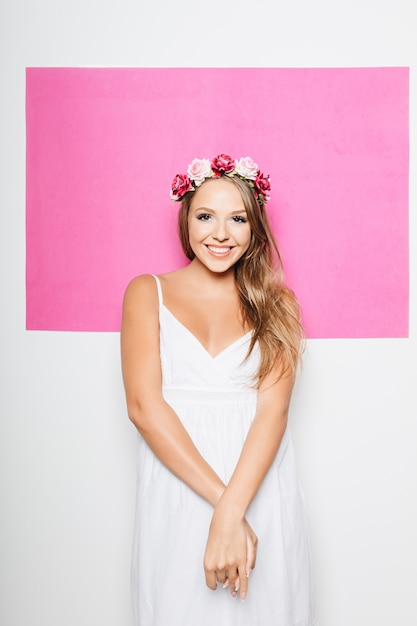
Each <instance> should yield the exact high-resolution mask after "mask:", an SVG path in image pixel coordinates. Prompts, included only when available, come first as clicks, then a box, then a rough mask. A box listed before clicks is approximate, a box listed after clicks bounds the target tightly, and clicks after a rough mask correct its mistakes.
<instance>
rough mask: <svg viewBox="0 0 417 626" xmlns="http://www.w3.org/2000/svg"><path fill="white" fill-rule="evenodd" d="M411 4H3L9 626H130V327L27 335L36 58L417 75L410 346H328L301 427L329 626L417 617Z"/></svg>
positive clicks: (302, 464)
mask: <svg viewBox="0 0 417 626" xmlns="http://www.w3.org/2000/svg"><path fill="white" fill-rule="evenodd" d="M413 4H414V3H413V0H408V1H405V0H395V1H394V0H392V1H390V2H388V0H379V1H377V0H361V1H359V0H350V1H349V2H347V1H346V2H344V3H343V4H342V3H338V2H334V1H330V0H328V1H327V2H326V1H325V0H316V1H315V2H311V0H300V1H299V2H290V1H289V0H288V1H287V2H286V3H282V2H279V1H274V0H257V2H248V1H247V0H239V2H237V3H235V4H232V3H226V2H223V1H222V2H218V1H217V0H216V1H215V2H211V3H210V4H209V5H208V6H207V7H206V6H205V5H203V4H202V3H195V2H190V1H186V0H176V1H173V2H170V1H169V0H165V2H156V1H155V2H150V1H147V2H144V1H143V2H138V1H134V0H66V1H64V0H61V1H60V2H59V1H58V2H57V1H53V0H37V2H34V1H33V0H5V1H4V2H2V4H1V8H0V72H1V73H0V90H1V97H0V107H1V119H0V159H1V161H0V180H1V184H0V220H1V222H0V254H1V262H0V275H1V308H0V315H1V325H0V333H1V346H0V350H1V352H0V359H1V377H0V381H1V383H0V384H1V397H0V402H1V405H0V411H1V421H0V428H1V431H0V445H1V451H0V464H1V518H0V531H1V539H0V541H1V552H0V571H1V595H2V600H1V608H0V623H1V624H2V626H57V625H59V626H96V625H98V624H99V625H100V626H130V625H131V609H130V591H129V566H130V563H129V560H130V542H131V534H132V522H133V500H134V490H135V482H134V481H135V477H134V472H135V434H134V430H133V427H132V426H131V425H130V423H129V422H128V421H127V418H126V416H125V408H124V398H123V390H122V383H121V377H120V367H119V354H118V341H119V337H118V335H117V334H104V333H103V334H101V333H96V334H90V333H85V334H81V333H80V334H77V333H60V332H55V333H52V332H51V333H44V332H26V331H25V284H24V278H25V219H24V211H25V121H24V113H25V111H24V102H25V100H24V99H25V67H26V66H105V67H106V66H116V67H117V66H271V67H274V66H277V67H279V66H283V67H285V66H293V67H296V66H304V67H323V66H333V67H337V66H384V65H405V66H410V67H411V171H410V174H411V175H410V179H411V196H410V219H411V231H410V233H411V234H410V243H411V246H410V247H411V307H410V308H411V325H410V339H403V340H355V341H351V340H338V341H335V340H320V341H319V340H315V341H310V342H309V343H308V352H307V356H306V361H305V366H304V370H303V372H302V374H301V376H300V378H299V381H298V384H297V388H296V392H295V396H294V403H293V411H292V421H293V432H294V437H295V445H296V450H297V454H298V463H299V472H300V479H301V482H302V484H303V486H304V491H305V495H306V500H307V506H308V511H309V516H310V522H311V533H312V542H313V553H314V560H315V570H316V577H317V594H318V601H319V607H320V611H321V626H352V625H354V626H373V625H376V626H393V625H394V624H395V625H397V624H399V625H401V626H415V625H416V624H417V604H416V601H415V591H416V587H417V585H416V583H417V567H416V563H417V539H416V532H415V528H416V527H417V505H416V493H417V485H416V483H417V454H416V449H417V445H416V444H417V408H416V387H417V380H416V378H417V374H416V372H417V357H416V354H417V345H416V332H415V329H416V311H417V307H416V289H415V279H416V248H417V246H416V242H417V230H416V229H417V225H416V218H415V207H416V194H417V191H416V185H415V179H416V176H415V174H416V152H415V146H416V145H417V142H416V127H415V121H414V120H415V119H416V118H415V116H416V108H417V104H416V82H415V70H416V66H417V45H416V44H415V19H414V18H413V15H412V11H413ZM346 297H349V294H346ZM254 626H257V625H254ZM259 626H268V625H259Z"/></svg>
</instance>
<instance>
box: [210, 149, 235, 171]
mask: <svg viewBox="0 0 417 626" xmlns="http://www.w3.org/2000/svg"><path fill="white" fill-rule="evenodd" d="M211 169H212V170H213V172H214V174H215V175H217V176H221V175H222V174H230V172H233V170H234V169H235V160H234V159H232V157H231V156H229V155H228V154H219V155H217V156H216V157H215V158H214V159H213V160H212V162H211Z"/></svg>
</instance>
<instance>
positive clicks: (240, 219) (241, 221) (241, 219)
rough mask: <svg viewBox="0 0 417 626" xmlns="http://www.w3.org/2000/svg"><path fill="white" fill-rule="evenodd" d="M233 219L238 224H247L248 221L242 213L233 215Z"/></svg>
mask: <svg viewBox="0 0 417 626" xmlns="http://www.w3.org/2000/svg"><path fill="white" fill-rule="evenodd" d="M233 220H234V221H235V222H237V223H238V224H246V222H247V221H248V220H247V219H246V217H243V216H242V215H235V216H234V217H233Z"/></svg>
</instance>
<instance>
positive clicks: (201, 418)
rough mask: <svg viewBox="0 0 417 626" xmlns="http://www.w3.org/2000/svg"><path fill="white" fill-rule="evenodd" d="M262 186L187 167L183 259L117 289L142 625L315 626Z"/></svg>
mask: <svg viewBox="0 0 417 626" xmlns="http://www.w3.org/2000/svg"><path fill="white" fill-rule="evenodd" d="M269 191H270V184H269V177H268V176H265V175H264V174H262V173H261V172H260V170H259V168H258V166H257V164H256V163H254V162H253V161H252V159H250V158H249V157H245V158H243V159H239V160H234V159H232V158H231V157H230V156H228V155H225V154H221V155H218V156H217V157H216V158H215V159H213V160H211V161H210V160H208V159H194V161H193V162H192V163H191V164H190V166H189V168H188V171H187V174H186V175H177V176H176V177H175V179H174V181H173V186H172V190H171V197H172V198H173V199H174V200H176V201H181V207H180V211H179V217H178V227H179V235H180V240H181V244H182V246H183V249H184V252H185V254H186V256H187V257H188V259H189V260H190V263H189V264H188V265H187V266H186V267H185V268H182V269H180V270H176V271H173V272H170V273H168V274H163V275H161V276H150V275H143V276H138V277H137V278H135V279H134V280H133V281H131V283H130V284H129V285H128V287H127V289H126V293H125V298H124V306H123V322H122V333H121V348H122V366H123V377H124V383H125V390H126V400H127V409H128V414H129V417H130V419H131V420H132V422H133V424H134V425H135V426H136V428H137V430H138V433H139V444H138V445H139V451H138V496H137V512H136V523H135V538H134V548H133V562H132V563H133V567H132V594H133V604H134V612H135V620H136V621H135V624H136V626H166V624H170V625H171V626H187V625H188V624H194V623H199V624H202V625H203V626H206V625H207V626H208V625H210V626H212V625H213V624H217V625H218V626H229V625H230V624H231V623H236V624H237V623H238V624H239V625H240V626H253V625H254V624H273V623H277V624H278V623H279V624H280V626H290V625H291V626H292V625H293V624H297V625H298V626H312V625H313V624H316V622H315V617H314V610H313V603H312V590H311V586H310V566H309V547H308V535H307V529H306V526H305V514H304V510H303V505H302V498H301V496H300V492H299V487H298V483H297V478H296V472H295V463H294V457H293V450H292V444H291V437H290V432H289V429H288V427H287V418H288V410H289V403H290V398H291V392H292V388H293V384H294V377H295V373H296V369H297V364H298V362H299V358H300V354H301V351H302V340H303V332H302V328H301V325H300V322H299V312H298V304H297V300H296V298H295V296H294V294H293V293H292V291H291V290H290V289H288V288H287V287H286V286H285V285H284V283H283V279H282V268H281V260H280V256H279V252H278V249H277V246H276V243H275V241H274V239H273V236H272V233H271V229H270V227H269V222H268V218H267V214H266V211H265V204H266V202H267V201H268V199H269ZM255 565H256V569H255V571H254V572H253V573H251V572H252V570H253V569H254V568H255ZM203 566H204V570H203ZM249 575H250V577H249ZM204 579H205V581H204ZM204 582H205V584H204ZM218 586H220V589H218V591H217V593H216V594H212V591H211V590H216V589H217V588H218ZM249 588H250V591H249ZM230 596H232V598H233V597H236V596H240V598H241V600H245V602H244V603H242V602H233V601H232V599H231V598H230Z"/></svg>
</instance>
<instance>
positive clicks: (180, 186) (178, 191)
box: [171, 174, 194, 200]
mask: <svg viewBox="0 0 417 626" xmlns="http://www.w3.org/2000/svg"><path fill="white" fill-rule="evenodd" d="M192 189H194V188H193V186H192V184H191V181H190V179H189V178H188V176H187V175H186V174H177V175H176V176H175V178H174V180H173V181H172V185H171V198H172V200H181V198H182V197H183V196H185V194H186V193H187V191H191V190H192Z"/></svg>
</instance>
